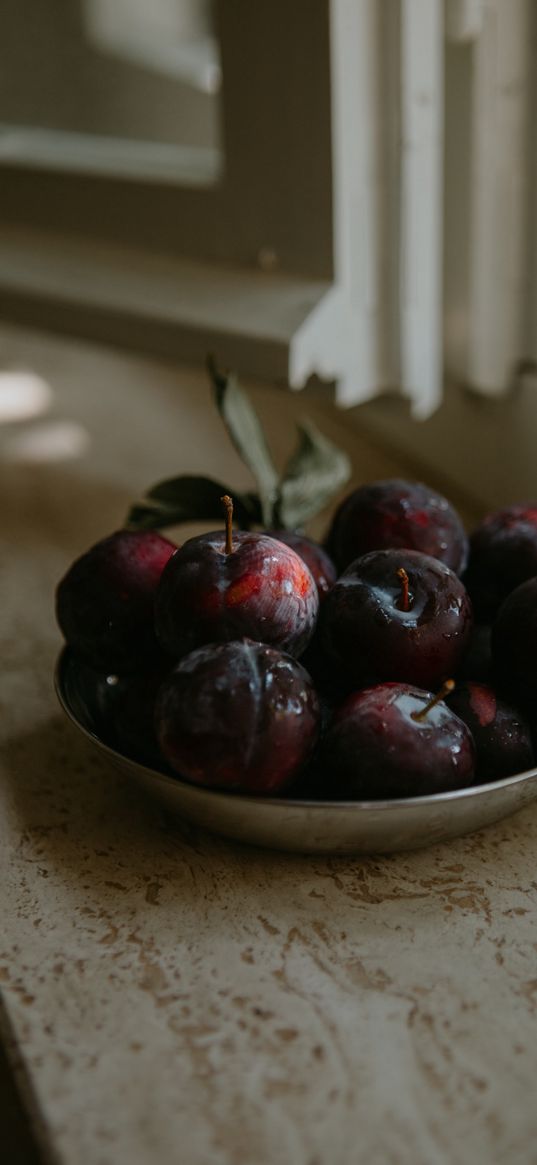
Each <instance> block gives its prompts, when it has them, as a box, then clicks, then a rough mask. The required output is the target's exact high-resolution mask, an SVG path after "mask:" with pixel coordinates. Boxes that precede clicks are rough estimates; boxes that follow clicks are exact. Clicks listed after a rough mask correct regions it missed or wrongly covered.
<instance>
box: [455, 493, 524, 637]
mask: <svg viewBox="0 0 537 1165" xmlns="http://www.w3.org/2000/svg"><path fill="white" fill-rule="evenodd" d="M536 574H537V502H533V503H525V504H517V505H512V506H505V507H504V508H503V509H501V510H496V511H495V512H494V513H492V514H488V515H487V517H486V518H485V519H484V521H483V522H482V523H481V525H480V526H478V527H477V529H476V530H474V532H473V534H472V535H471V538H470V558H469V562H468V570H467V571H466V574H465V577H464V581H465V585H466V587H467V589H468V591H469V593H470V596H471V599H472V602H473V604H474V608H475V612H476V616H477V617H478V619H479V620H480V621H481V622H490V621H491V620H492V619H493V618H494V616H495V615H496V613H497V611H498V609H499V607H500V606H501V604H502V603H503V600H504V599H506V598H507V596H508V595H509V594H510V593H511V591H513V590H514V589H515V587H517V586H519V585H520V583H523V582H526V579H529V578H532V577H533V575H536Z"/></svg>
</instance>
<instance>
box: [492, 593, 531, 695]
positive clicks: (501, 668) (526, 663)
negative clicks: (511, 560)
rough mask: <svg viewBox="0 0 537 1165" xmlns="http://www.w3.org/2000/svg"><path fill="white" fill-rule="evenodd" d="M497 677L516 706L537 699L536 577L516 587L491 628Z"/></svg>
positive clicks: (503, 689)
mask: <svg viewBox="0 0 537 1165" xmlns="http://www.w3.org/2000/svg"><path fill="white" fill-rule="evenodd" d="M492 659H493V665H494V674H495V676H497V677H498V678H499V680H500V682H501V686H502V691H505V692H506V693H507V692H508V693H509V695H510V696H511V698H512V699H513V700H514V701H515V703H522V705H523V706H526V705H531V704H533V703H534V702H535V700H537V578H530V579H528V580H527V581H526V582H523V583H521V584H520V586H518V587H516V588H515V590H514V591H512V592H511V594H510V595H508V597H507V598H506V599H505V602H503V603H502V605H501V607H500V610H499V611H498V615H497V617H496V620H495V622H494V623H493V625H492Z"/></svg>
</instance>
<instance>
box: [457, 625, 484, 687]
mask: <svg viewBox="0 0 537 1165" xmlns="http://www.w3.org/2000/svg"><path fill="white" fill-rule="evenodd" d="M491 635H492V628H491V627H490V626H489V624H488V623H476V624H475V625H474V628H473V630H472V634H471V636H470V641H469V643H468V647H467V649H466V651H465V653H464V655H463V657H462V660H461V662H460V665H459V668H458V671H457V679H459V678H460V679H461V680H477V681H478V682H480V683H483V684H486V683H488V682H489V681H490V679H491V676H492V649H491Z"/></svg>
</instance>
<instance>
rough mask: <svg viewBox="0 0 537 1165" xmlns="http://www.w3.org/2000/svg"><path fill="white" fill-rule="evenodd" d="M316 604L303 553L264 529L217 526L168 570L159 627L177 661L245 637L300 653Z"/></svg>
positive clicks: (176, 556) (157, 611) (187, 545)
mask: <svg viewBox="0 0 537 1165" xmlns="http://www.w3.org/2000/svg"><path fill="white" fill-rule="evenodd" d="M318 610H319V599H318V597H317V589H316V586H315V582H314V580H313V578H312V576H311V574H310V571H309V570H308V568H307V566H306V564H305V563H304V562H303V561H302V559H301V558H299V556H298V554H296V553H295V551H294V550H292V549H291V547H289V546H284V544H283V543H282V542H276V541H275V539H274V538H269V537H268V536H267V535H266V534H250V533H244V532H241V533H234V534H233V551H232V553H231V554H226V553H225V535H224V534H223V533H222V532H220V531H218V532H217V533H213V534H202V535H200V536H199V537H197V538H190V539H189V541H188V542H185V544H184V546H183V547H182V548H181V550H179V551H178V552H177V554H174V556H173V558H172V559H171V560H170V562H169V563H168V565H167V567H166V569H165V570H164V572H163V575H162V579H161V581H160V584H159V587H158V591H157V595H156V600H155V627H156V632H157V638H158V640H159V642H160V644H161V646H162V647H163V649H164V651H166V652H168V654H169V655H170V656H173V657H174V658H175V659H180V658H182V656H184V655H187V654H188V653H189V652H190V651H193V650H194V649H195V648H196V647H201V646H202V645H203V644H204V643H217V642H222V641H225V642H227V641H230V640H233V639H241V638H242V637H243V636H246V637H247V638H251V639H255V640H259V641H260V642H262V643H267V644H270V645H271V646H274V647H278V648H280V649H281V650H282V651H288V652H289V653H290V654H291V655H297V656H298V655H300V654H301V653H302V651H304V649H305V647H306V645H307V644H308V642H309V640H310V638H311V636H312V634H313V631H314V629H315V625H316V622H317V615H318Z"/></svg>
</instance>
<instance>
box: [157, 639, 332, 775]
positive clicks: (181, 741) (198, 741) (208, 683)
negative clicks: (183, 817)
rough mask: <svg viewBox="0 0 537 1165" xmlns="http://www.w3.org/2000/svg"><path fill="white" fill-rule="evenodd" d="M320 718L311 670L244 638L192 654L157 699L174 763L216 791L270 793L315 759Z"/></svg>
mask: <svg viewBox="0 0 537 1165" xmlns="http://www.w3.org/2000/svg"><path fill="white" fill-rule="evenodd" d="M319 722H320V709H319V701H318V698H317V694H316V692H315V689H314V687H313V684H312V682H311V680H310V677H309V675H308V673H307V672H306V671H305V669H304V668H303V667H301V665H300V664H299V663H297V662H296V660H294V659H292V658H291V656H289V655H286V654H284V653H283V652H281V651H277V650H275V649H274V648H272V647H267V646H266V645H265V644H261V643H254V642H252V641H250V640H242V641H240V642H233V643H217V644H210V645H209V646H206V647H201V648H198V650H197V651H193V652H192V653H191V654H190V655H188V656H186V657H185V659H183V660H182V661H181V663H179V664H178V665H177V667H176V668H174V670H173V672H172V673H171V675H170V676H169V677H168V679H167V680H166V681H165V682H164V684H163V686H162V688H161V689H160V692H159V694H158V697H157V703H156V711H155V724H156V731H157V738H158V741H159V744H160V748H161V751H162V753H163V754H164V756H165V758H166V759H167V760H168V761H169V764H170V765H171V767H172V768H173V769H174V770H175V771H176V772H177V773H179V774H180V775H182V776H183V777H186V778H187V779H188V780H189V781H193V782H195V783H196V784H199V785H205V786H208V787H210V788H218V789H226V790H230V791H235V792H242V793H253V794H260V795H269V794H274V793H278V792H279V791H280V790H282V789H284V788H285V787H286V786H287V785H288V784H289V783H290V782H291V781H292V780H293V779H294V778H295V777H296V776H297V775H298V774H299V773H300V770H301V769H302V767H303V766H304V765H305V764H306V762H307V761H308V760H309V758H310V756H311V754H312V752H313V749H314V747H315V744H316V741H317V737H318V733H319Z"/></svg>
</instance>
